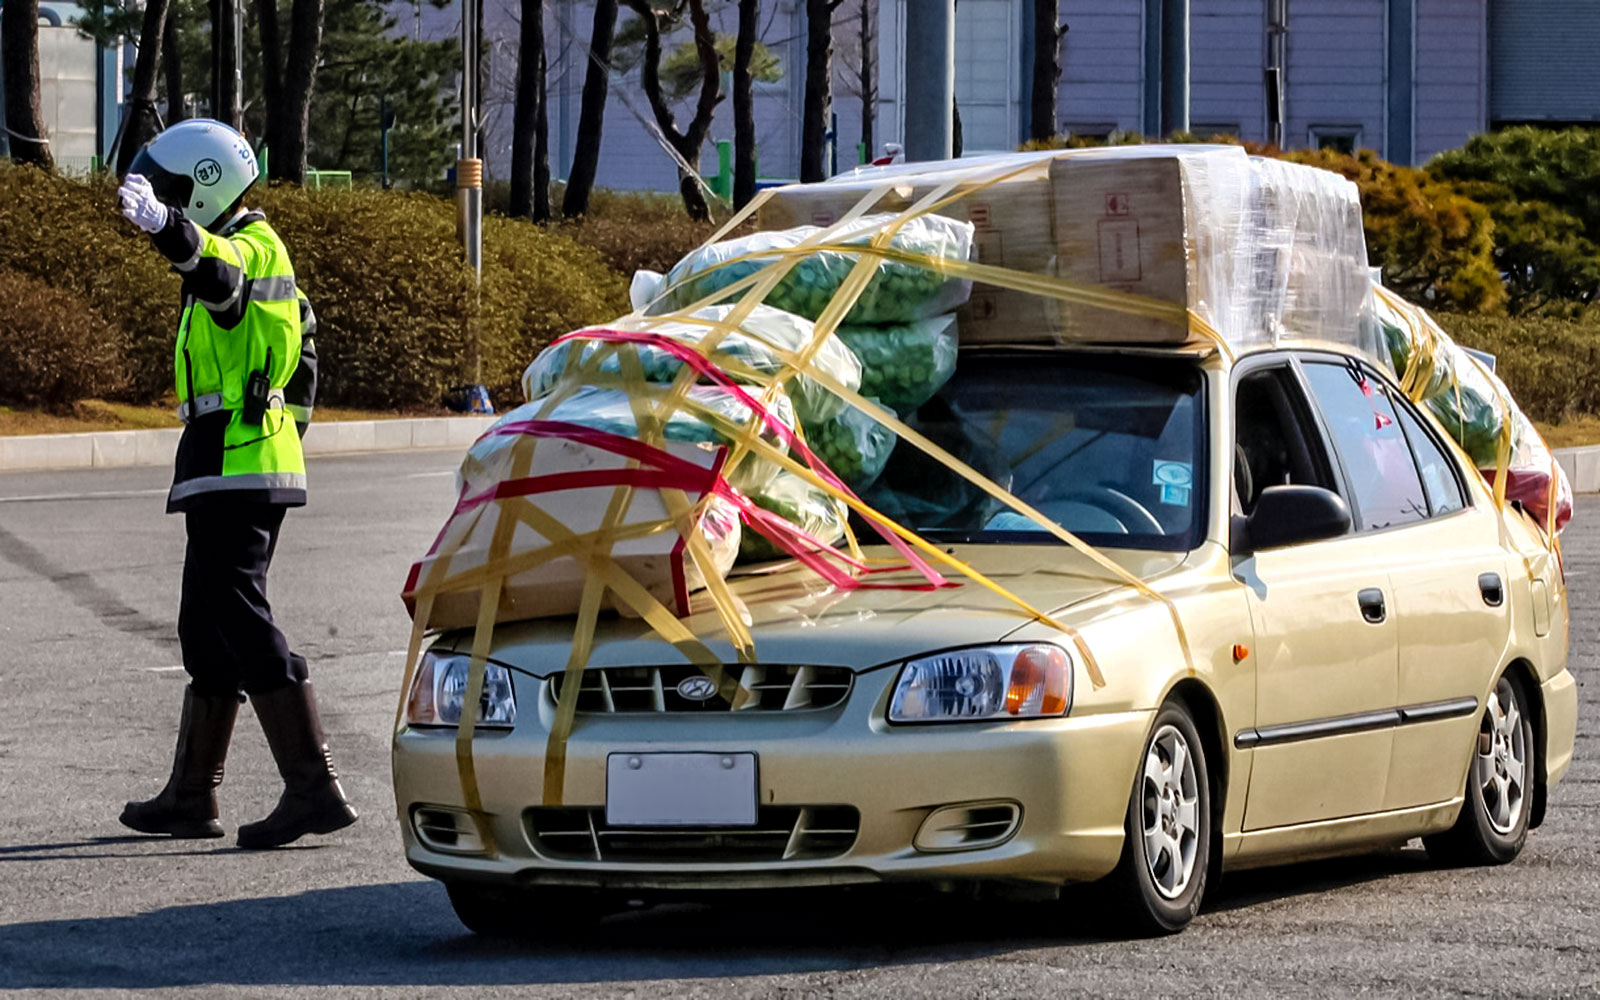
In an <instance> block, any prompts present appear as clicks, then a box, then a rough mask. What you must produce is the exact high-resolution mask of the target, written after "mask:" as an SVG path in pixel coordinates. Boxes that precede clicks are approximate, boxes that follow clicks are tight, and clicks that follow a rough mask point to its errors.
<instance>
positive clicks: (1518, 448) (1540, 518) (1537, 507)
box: [1478, 375, 1572, 531]
mask: <svg viewBox="0 0 1600 1000" xmlns="http://www.w3.org/2000/svg"><path fill="white" fill-rule="evenodd" d="M1489 378H1491V379H1494V381H1495V383H1496V384H1498V385H1500V387H1501V388H1502V389H1504V387H1505V384H1504V383H1503V382H1501V381H1500V380H1499V378H1497V377H1496V376H1494V375H1490V376H1489ZM1506 398H1507V399H1510V398H1511V393H1510V392H1509V391H1507V392H1506ZM1511 440H1512V445H1511V460H1510V461H1509V462H1507V463H1506V499H1507V500H1514V501H1516V502H1517V503H1519V504H1521V505H1522V508H1523V509H1524V510H1526V511H1527V512H1528V513H1529V514H1531V515H1532V516H1533V519H1534V520H1535V521H1537V522H1538V524H1539V526H1540V527H1541V528H1543V527H1545V526H1546V525H1547V524H1549V523H1550V504H1551V501H1552V500H1554V502H1555V529H1556V530H1557V531H1560V530H1561V529H1562V528H1565V527H1566V526H1567V522H1568V521H1570V520H1572V484H1571V483H1569V482H1567V474H1566V472H1565V470H1563V469H1562V468H1561V466H1560V465H1558V464H1557V463H1556V460H1555V456H1554V455H1552V454H1550V448H1549V446H1548V445H1546V444H1545V443H1544V438H1543V437H1542V436H1541V435H1540V434H1539V431H1538V429H1537V428H1535V427H1534V426H1533V421H1531V420H1529V419H1528V418H1527V417H1526V416H1525V415H1524V414H1523V412H1522V411H1521V410H1519V409H1516V408H1515V407H1514V406H1513V409H1512V416H1511ZM1478 470H1479V471H1480V472H1482V473H1483V478H1484V479H1486V480H1488V481H1489V485H1490V486H1491V487H1492V486H1493V485H1494V482H1495V463H1494V462H1493V461H1490V462H1487V463H1484V462H1480V463H1478ZM1552 476H1553V477H1554V478H1555V484H1554V485H1555V491H1554V496H1552V494H1551V477H1552Z"/></svg>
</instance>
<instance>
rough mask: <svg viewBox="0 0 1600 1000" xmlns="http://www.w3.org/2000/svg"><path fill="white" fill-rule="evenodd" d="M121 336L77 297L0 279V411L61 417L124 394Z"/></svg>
mask: <svg viewBox="0 0 1600 1000" xmlns="http://www.w3.org/2000/svg"><path fill="white" fill-rule="evenodd" d="M127 348H128V345H127V335H126V334H124V333H123V332H122V330H121V329H120V328H119V327H116V326H114V325H113V324H111V323H108V322H106V320H105V318H104V317H103V316H101V315H100V314H99V312H97V311H96V310H95V309H94V308H92V307H90V306H88V305H87V304H85V302H84V299H83V296H81V295H79V294H77V293H75V292H68V291H63V290H62V289H59V288H53V287H51V286H50V285H48V284H46V283H45V282H43V281H41V280H39V279H38V278H34V277H31V276H29V275H26V274H22V273H19V272H6V271H0V403H8V404H12V405H16V406H27V407H38V408H41V409H45V410H51V411H56V412H65V411H67V410H70V409H71V407H72V404H73V403H74V402H76V401H78V400H80V399H84V398H86V397H91V396H108V395H114V394H115V393H117V392H118V391H119V390H121V389H122V387H123V365H122V362H123V359H124V358H125V357H126V356H127Z"/></svg>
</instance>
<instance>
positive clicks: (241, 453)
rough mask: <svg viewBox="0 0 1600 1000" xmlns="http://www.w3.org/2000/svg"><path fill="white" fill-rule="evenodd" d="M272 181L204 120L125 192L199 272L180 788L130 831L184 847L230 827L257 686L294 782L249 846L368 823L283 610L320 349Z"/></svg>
mask: <svg viewBox="0 0 1600 1000" xmlns="http://www.w3.org/2000/svg"><path fill="white" fill-rule="evenodd" d="M258 175H259V169H258V167H257V165H256V157H255V153H254V152H252V151H251V149H250V146H249V144H248V143H247V142H246V141H245V139H244V137H243V136H242V135H240V134H239V133H238V132H236V131H234V130H233V129H231V128H229V127H228V126H226V125H223V124H221V123H220V122H214V121H206V120H201V119H195V120H190V121H185V122H180V123H178V124H176V125H174V126H172V127H171V128H169V129H167V130H166V131H164V132H162V133H161V134H160V135H158V136H156V137H155V138H154V139H153V140H151V141H150V143H149V144H147V145H146V146H145V147H144V149H143V150H141V151H140V152H139V155H138V156H137V157H136V158H135V159H134V161H133V164H132V167H131V168H130V170H129V172H128V175H127V177H126V178H125V179H124V180H123V183H122V187H121V188H120V190H119V191H118V192H117V194H118V197H119V198H120V200H121V206H122V214H123V215H124V216H126V217H127V219H128V221H130V222H132V223H133V224H134V225H136V226H138V227H139V228H140V229H142V230H144V231H145V232H146V233H149V234H150V237H151V239H152V241H153V242H154V243H155V247H156V249H157V250H158V251H160V253H161V254H162V255H164V256H165V257H166V258H167V259H168V260H170V261H171V262H172V264H173V266H174V268H176V270H177V271H178V273H179V274H181V275H182V276H183V312H182V315H181V317H180V319H179V321H178V338H177V346H176V349H175V364H176V369H177V378H176V382H177V394H178V399H179V401H180V405H179V408H178V413H179V416H180V417H182V419H183V421H184V431H183V436H182V438H181V439H180V440H179V443H178V456H177V468H176V471H175V474H174V476H173V482H172V489H171V491H170V492H169V493H168V494H167V512H168V513H176V512H182V514H183V516H184V526H185V528H186V530H187V533H188V549H187V551H186V553H185V555H184V564H183V597H182V602H181V605H180V608H179V611H178V639H179V642H180V644H181V645H182V648H183V666H184V669H185V670H186V671H188V673H189V678H190V680H189V685H188V686H187V688H185V690H184V701H183V716H182V719H181V721H180V722H179V724H178V746H177V751H176V753H175V755H174V759H173V764H172V775H171V777H170V778H169V779H168V781H167V786H166V787H165V788H164V789H162V791H161V793H160V794H159V795H157V796H156V797H155V798H153V799H150V800H148V801H145V802H130V803H128V805H127V807H126V808H125V809H124V810H123V812H122V823H123V824H124V825H126V826H129V827H132V828H133V829H135V830H138V831H140V832H142V833H164V834H169V835H171V836H174V837H220V836H222V835H223V830H222V826H221V824H220V823H219V822H218V821H217V800H216V787H217V786H218V785H219V784H221V783H222V771H223V761H224V759H225V758H226V756H227V752H228V743H229V740H230V739H231V737H232V734H233V724H234V719H235V717H236V715H237V714H238V711H239V704H240V702H241V701H242V700H243V699H242V697H241V692H243V693H244V694H246V695H248V696H249V699H250V703H251V704H252V705H253V706H254V707H255V711H256V717H257V718H258V719H260V720H261V729H262V731H263V732H264V733H265V734H266V737H267V744H268V746H270V747H271V748H272V756H273V759H274V760H275V761H276V762H277V765H278V772H279V773H280V774H281V775H282V776H283V782H284V791H283V795H282V797H281V798H280V799H279V801H278V805H277V807H276V808H275V809H273V810H272V813H271V814H270V815H269V816H267V817H266V819H264V820H261V821H260V822H256V823H249V824H246V825H244V826H241V827H240V828H239V846H240V847H246V848H263V847H276V846H279V845H281V844H287V843H289V842H291V841H293V840H296V839H298V838H300V837H302V836H304V835H306V834H323V833H332V832H333V831H335V830H338V829H341V828H343V827H346V826H349V825H350V824H351V823H354V822H355V820H356V812H355V810H354V809H353V808H351V806H350V803H349V801H348V800H347V799H346V798H345V794H344V790H343V789H342V788H341V787H340V785H339V776H338V773H337V772H336V771H335V770H334V767H333V759H332V757H331V756H330V755H329V753H328V747H327V742H326V740H325V738H324V737H323V732H322V725H321V722H320V720H319V719H318V716H317V703H316V698H315V696H314V694H313V692H312V688H311V682H310V680H308V679H307V676H306V661H305V660H304V659H303V658H302V657H300V656H297V655H296V654H294V653H292V652H291V651H290V650H289V646H288V643H287V642H286V641H285V640H284V637H283V633H282V632H280V631H278V628H277V626H276V625H275V624H274V623H273V620H272V609H271V608H270V607H269V606H268V604H267V567H268V565H269V564H270V563H271V562H272V553H273V549H274V548H275V547H276V546H277V542H278V530H279V528H280V527H281V526H282V524H283V517H284V512H285V511H286V510H287V509H288V508H290V507H298V506H302V505H303V504H304V503H305V502H306V468H305V458H304V455H303V454H302V452H301V449H300V435H301V434H302V433H304V421H305V420H309V419H310V415H311V402H312V398H311V396H312V393H314V392H315V382H316V354H315V350H314V349H313V348H312V347H311V338H310V336H309V333H310V330H309V328H308V327H309V325H310V324H311V323H313V322H314V320H313V318H312V315H311V312H310V304H309V303H308V302H307V301H306V299H305V296H304V295H302V294H300V292H299V291H298V289H297V288H296V287H295V280H294V268H293V267H292V266H290V263H289V253H288V250H287V249H286V248H285V247H284V245H283V241H282V240H281V239H279V238H278V234H277V233H276V232H274V231H273V229H272V227H271V226H269V225H268V224H267V221H266V217H265V216H264V215H262V214H261V213H260V212H254V211H249V210H247V209H246V208H245V207H244V206H243V200H244V195H245V192H246V191H248V190H249V188H250V186H251V185H252V184H254V183H255V181H256V178H257V176H258ZM286 387H289V388H292V389H293V391H294V396H293V397H292V398H288V397H286V395H285V389H286ZM297 424H298V425H299V426H298V427H297Z"/></svg>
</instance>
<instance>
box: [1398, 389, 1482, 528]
mask: <svg viewBox="0 0 1600 1000" xmlns="http://www.w3.org/2000/svg"><path fill="white" fill-rule="evenodd" d="M1390 396H1391V402H1392V403H1393V404H1394V408H1395V411H1396V412H1397V413H1399V415H1400V426H1401V427H1402V428H1403V429H1404V430H1405V432H1406V440H1408V441H1410V442H1411V451H1412V453H1413V454H1415V455H1416V456H1417V468H1418V469H1419V470H1420V471H1421V472H1422V488H1423V490H1424V491H1425V492H1426V493H1427V494H1428V506H1429V507H1430V508H1431V509H1432V511H1433V516H1434V517H1438V516H1439V515H1440V514H1448V513H1450V512H1451V511H1453V510H1460V509H1461V508H1463V507H1465V506H1466V505H1467V498H1466V496H1465V495H1464V494H1463V493H1462V492H1461V480H1460V479H1458V478H1457V477H1456V467H1455V463H1454V462H1452V461H1451V460H1450V458H1449V456H1448V455H1446V454H1445V453H1444V451H1443V450H1441V449H1440V447H1439V446H1438V444H1436V443H1435V442H1434V438H1433V435H1431V434H1429V433H1428V432H1427V430H1426V429H1425V428H1424V427H1423V426H1422V421H1421V420H1419V419H1418V418H1417V414H1416V411H1415V410H1413V409H1412V408H1411V406H1410V405H1409V404H1408V403H1407V402H1406V401H1405V400H1403V399H1398V398H1394V394H1393V393H1391V394H1390Z"/></svg>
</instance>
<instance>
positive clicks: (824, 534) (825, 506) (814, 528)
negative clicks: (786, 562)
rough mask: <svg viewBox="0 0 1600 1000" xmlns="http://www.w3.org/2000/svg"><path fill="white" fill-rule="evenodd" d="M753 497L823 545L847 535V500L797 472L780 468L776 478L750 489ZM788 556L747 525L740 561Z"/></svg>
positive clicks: (740, 540)
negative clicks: (842, 499) (827, 491)
mask: <svg viewBox="0 0 1600 1000" xmlns="http://www.w3.org/2000/svg"><path fill="white" fill-rule="evenodd" d="M750 501H751V502H752V503H754V504H755V505H756V506H757V507H760V508H762V509H763V510H767V511H771V512H772V513H774V514H776V515H778V516H779V517H781V518H783V519H784V520H785V521H788V522H789V523H790V524H792V525H794V526H795V527H796V528H798V529H800V530H801V531H802V532H804V533H805V534H806V535H808V536H810V538H811V539H813V540H815V541H816V542H818V543H820V544H822V545H825V546H833V545H836V544H838V542H839V540H840V539H842V538H843V537H844V525H845V518H846V516H847V509H846V508H845V506H844V504H842V503H840V502H839V501H838V500H835V499H834V498H833V497H831V496H829V495H828V494H827V493H825V492H823V491H822V490H819V489H817V488H816V487H815V486H812V485H811V484H810V483H808V482H806V481H805V480H804V479H801V478H800V477H799V476H797V475H794V474H793V473H790V472H779V473H778V475H777V476H775V477H774V478H773V480H772V482H770V483H768V484H767V485H766V486H764V487H763V488H761V489H759V490H756V491H754V492H752V493H750ZM786 558H788V554H787V553H786V552H784V551H783V550H782V549H780V548H778V547H777V546H776V545H774V544H773V543H772V542H771V541H770V540H769V539H768V538H767V537H766V536H765V535H762V534H761V533H760V531H759V530H758V529H757V528H755V527H753V526H746V527H745V528H744V530H743V533H742V534H740V536H739V560H738V561H739V562H741V563H756V562H767V561H769V560H772V559H786Z"/></svg>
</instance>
